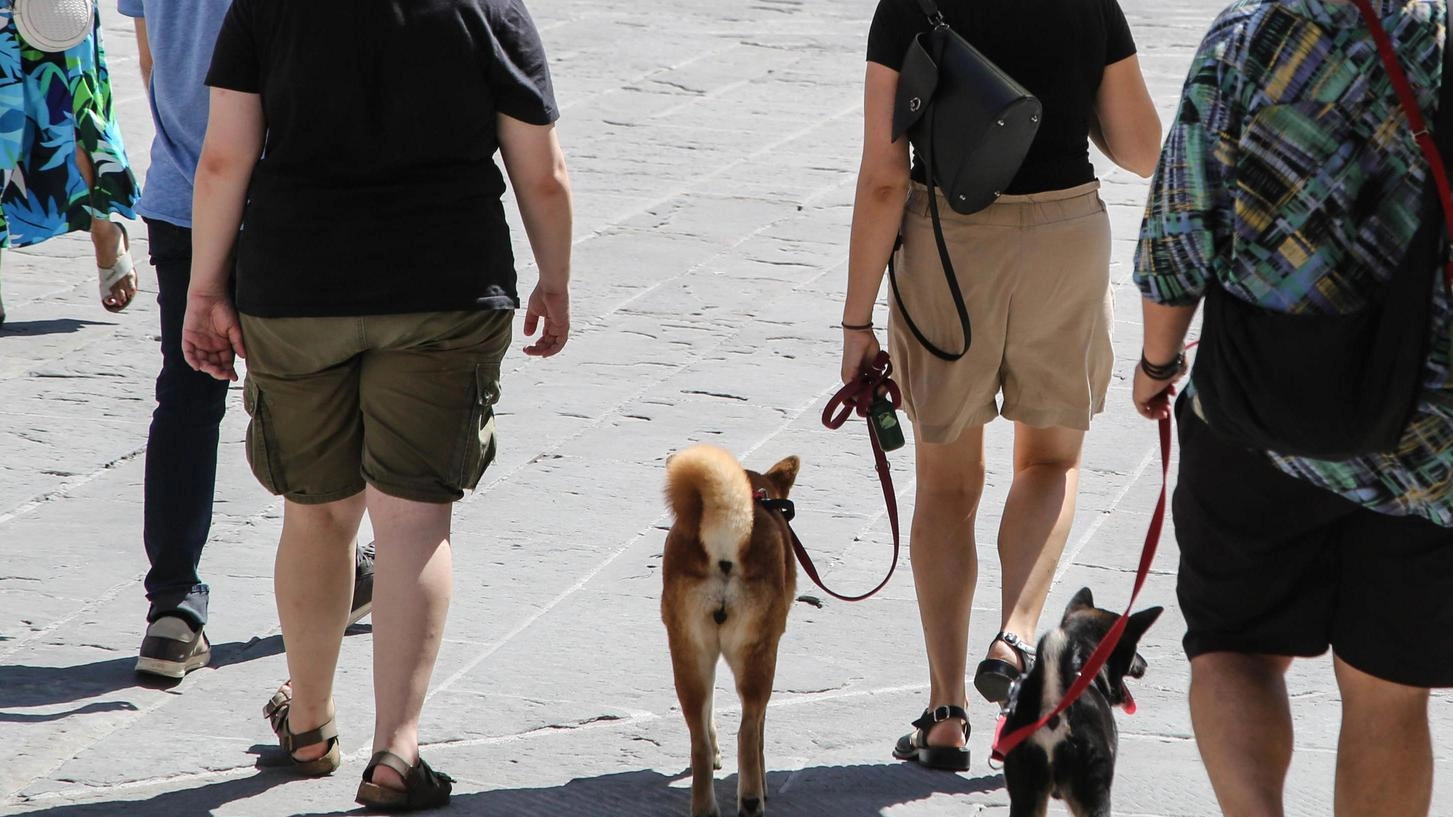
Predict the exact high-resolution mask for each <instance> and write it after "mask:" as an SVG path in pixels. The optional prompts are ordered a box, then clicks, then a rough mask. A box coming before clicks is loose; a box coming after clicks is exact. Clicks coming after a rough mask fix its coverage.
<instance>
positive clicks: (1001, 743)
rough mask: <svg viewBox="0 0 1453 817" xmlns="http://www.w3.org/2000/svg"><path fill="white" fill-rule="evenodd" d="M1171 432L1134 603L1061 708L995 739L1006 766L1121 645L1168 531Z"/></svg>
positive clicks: (1164, 442)
mask: <svg viewBox="0 0 1453 817" xmlns="http://www.w3.org/2000/svg"><path fill="white" fill-rule="evenodd" d="M1170 428H1171V425H1170V419H1169V418H1166V419H1164V420H1161V421H1160V499H1159V500H1158V501H1157V502H1156V503H1155V515H1153V516H1152V517H1151V518H1150V528H1149V529H1148V530H1147V531H1146V532H1145V546H1144V548H1142V549H1141V551H1140V566H1139V567H1138V568H1137V569H1136V571H1135V586H1134V589H1132V590H1131V591H1130V603H1129V604H1127V605H1125V612H1124V613H1121V614H1120V617H1119V618H1117V619H1115V623H1114V624H1113V625H1111V627H1110V631H1109V632H1108V633H1106V634H1105V637H1104V638H1103V639H1101V640H1100V646H1098V647H1096V648H1095V652H1094V653H1092V654H1091V655H1090V660H1088V661H1086V662H1085V666H1084V668H1083V669H1081V670H1080V674H1079V677H1077V678H1075V682H1074V683H1073V684H1071V685H1070V688H1069V690H1068V691H1066V692H1065V696H1064V698H1063V699H1062V700H1061V701H1060V702H1059V705H1058V706H1056V707H1055V708H1054V709H1053V710H1052V711H1051V712H1049V713H1048V714H1046V715H1044V716H1043V717H1041V718H1040V719H1039V720H1037V721H1035V722H1034V723H1031V724H1029V725H1028V726H1021V727H1019V728H1018V729H1015V730H1014V731H1013V732H1010V733H1009V734H1007V735H1005V734H997V735H996V736H995V738H994V748H993V752H992V754H991V757H992V759H994V760H997V761H1000V762H1003V760H1004V757H1005V756H1006V755H1008V754H1009V753H1010V752H1012V751H1014V748H1015V747H1017V746H1018V745H1019V744H1021V743H1023V742H1024V741H1025V740H1027V739H1028V738H1029V736H1030V735H1032V734H1034V733H1035V732H1036V731H1038V730H1039V729H1041V728H1043V727H1044V726H1045V725H1046V724H1048V723H1049V722H1050V721H1051V720H1053V719H1054V718H1055V717H1056V716H1057V715H1059V714H1060V713H1062V712H1064V711H1065V710H1066V709H1069V708H1070V704H1073V703H1074V702H1075V701H1076V700H1077V699H1079V697H1080V696H1081V695H1083V694H1084V693H1085V690H1087V689H1089V688H1090V684H1092V683H1094V681H1095V676H1097V675H1099V674H1100V669H1101V668H1102V667H1104V666H1105V662H1106V661H1108V660H1110V653H1112V652H1114V651H1115V646H1116V645H1117V644H1119V643H1120V636H1121V635H1123V634H1124V633H1125V625H1126V623H1127V622H1128V621H1129V620H1130V610H1131V608H1132V607H1134V606H1135V599H1136V598H1137V597H1139V596H1140V589H1141V588H1142V587H1144V586H1145V577H1146V576H1148V575H1149V574H1150V564H1151V562H1154V561H1155V551H1156V548H1157V547H1158V546H1159V545H1160V532H1161V529H1162V528H1163V527H1165V497H1166V482H1167V481H1168V480H1169V479H1170Z"/></svg>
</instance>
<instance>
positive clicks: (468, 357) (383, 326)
mask: <svg viewBox="0 0 1453 817" xmlns="http://www.w3.org/2000/svg"><path fill="white" fill-rule="evenodd" d="M513 315H514V313H513V312H510V311H485V312H480V311H473V312H424V313H414V314H405V315H369V316H363V317H347V318H257V317H252V316H249V315H243V316H242V335H243V341H244V342H245V343H246V345H247V354H248V358H247V382H246V383H245V384H244V389H243V401H244V405H245V406H246V407H247V413H248V415H250V416H251V417H252V422H251V424H250V425H248V427H247V461H248V462H249V463H250V464H251V465H252V472H253V474H255V475H256V476H257V479H258V481H259V482H261V483H262V485H263V487H264V488H267V489H268V490H269V491H271V492H272V493H274V494H280V495H282V496H284V497H287V498H288V499H290V500H292V501H294V502H300V503H304V504H319V503H323V502H334V501H337V500H340V499H346V498H347V497H350V496H353V495H354V494H356V493H358V492H359V491H361V490H363V486H364V483H367V484H369V485H372V486H374V487H375V488H377V489H378V490H380V491H382V492H384V493H386V494H388V495H390V496H396V497H400V498H402V499H410V500H414V501H417V502H453V501H456V500H458V499H460V498H461V497H463V496H464V491H465V490H466V489H468V490H473V488H474V486H475V485H476V484H478V482H479V478H480V476H482V475H483V474H484V469H485V467H486V466H488V465H489V463H490V461H491V460H493V459H494V454H495V439H494V410H493V406H494V404H495V401H497V400H498V399H499V369H500V360H501V359H503V358H504V354H505V350H506V349H508V348H509V345H510V333H511V322H512V318H513Z"/></svg>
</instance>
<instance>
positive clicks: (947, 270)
mask: <svg viewBox="0 0 1453 817" xmlns="http://www.w3.org/2000/svg"><path fill="white" fill-rule="evenodd" d="M936 110H937V109H936V108H934V107H933V106H932V105H930V106H929V109H928V137H927V138H925V139H924V140H923V149H924V150H923V157H922V158H923V177H924V179H925V181H926V183H927V186H928V215H929V220H930V221H932V222H933V241H934V244H936V245H937V246H938V262H939V264H940V265H941V266H942V267H943V274H944V277H945V278H946V279H947V280H948V291H949V296H950V297H952V298H953V302H954V313H955V314H956V315H957V316H958V319H959V331H960V332H961V333H962V334H963V338H964V341H963V346H962V347H960V348H959V351H957V352H949V351H945V350H944V349H940V348H939V347H938V346H936V345H934V343H933V341H931V340H929V339H928V336H927V335H925V334H924V333H923V330H922V329H919V328H918V324H916V323H914V322H913V318H912V317H911V316H910V315H909V314H908V304H907V303H905V302H904V300H903V293H902V292H900V291H899V290H898V269H897V267H896V265H895V264H894V263H893V257H892V256H889V258H888V285H889V286H891V287H892V288H893V299H894V300H895V301H897V302H898V314H900V315H902V316H903V324H904V325H905V326H907V327H908V331H910V332H912V333H913V337H915V338H917V339H918V342H919V343H920V344H922V345H923V348H925V349H927V350H928V351H929V353H930V354H932V355H933V356H934V357H936V358H938V359H939V360H946V361H948V362H949V363H953V362H954V361H956V360H958V359H960V358H962V357H963V356H964V355H966V354H968V353H969V346H971V345H972V344H973V342H974V330H973V325H972V324H971V323H970V321H969V307H968V304H966V303H964V293H963V290H961V289H960V288H959V278H958V274H957V273H955V272H954V262H953V259H952V258H951V257H950V256H949V249H948V241H946V240H945V239H944V237H943V220H942V218H941V217H940V216H939V212H938V190H937V188H936V187H935V185H934V183H933V174H934V170H935V168H934V164H933V134H934V127H933V122H934V118H935V117H934V114H935V112H936ZM898 242H899V245H900V246H901V245H902V242H903V236H901V235H900V236H899V237H898ZM893 251H894V254H895V255H896V254H897V251H898V248H897V247H894V250H893Z"/></svg>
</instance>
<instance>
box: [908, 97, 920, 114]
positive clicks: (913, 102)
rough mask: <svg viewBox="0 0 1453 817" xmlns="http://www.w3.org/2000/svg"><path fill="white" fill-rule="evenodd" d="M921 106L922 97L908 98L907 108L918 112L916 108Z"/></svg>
mask: <svg viewBox="0 0 1453 817" xmlns="http://www.w3.org/2000/svg"><path fill="white" fill-rule="evenodd" d="M922 107H923V100H922V99H920V98H918V97H914V98H912V99H910V100H908V110H910V111H912V112H913V113H918V109H919V108H922Z"/></svg>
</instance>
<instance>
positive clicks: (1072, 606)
mask: <svg viewBox="0 0 1453 817" xmlns="http://www.w3.org/2000/svg"><path fill="white" fill-rule="evenodd" d="M1094 608H1095V594H1094V593H1091V592H1090V588H1088V587H1081V588H1080V592H1078V593H1076V594H1075V596H1074V598H1072V599H1070V603H1069V604H1067V605H1065V618H1069V616H1070V614H1071V613H1078V612H1079V611H1081V610H1093V609H1094Z"/></svg>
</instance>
